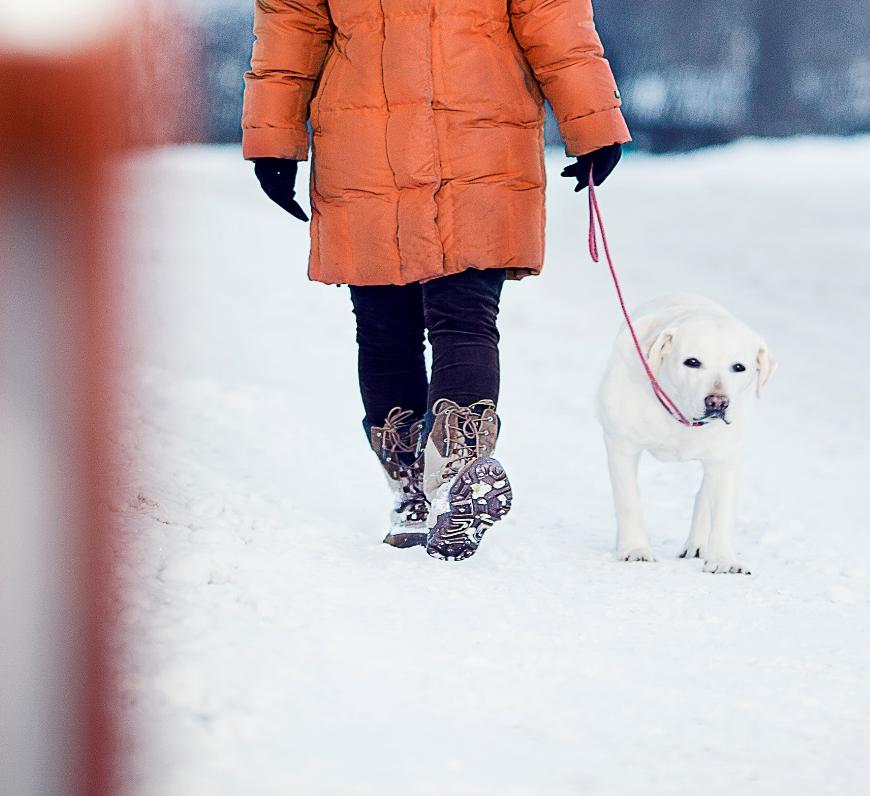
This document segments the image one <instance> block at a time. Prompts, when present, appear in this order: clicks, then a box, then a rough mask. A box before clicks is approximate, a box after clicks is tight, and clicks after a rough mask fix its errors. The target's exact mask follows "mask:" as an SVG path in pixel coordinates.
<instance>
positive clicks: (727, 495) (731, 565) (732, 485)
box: [702, 461, 749, 575]
mask: <svg viewBox="0 0 870 796" xmlns="http://www.w3.org/2000/svg"><path fill="white" fill-rule="evenodd" d="M702 491H707V494H708V496H709V500H710V538H709V540H708V543H707V560H706V561H705V562H704V572H732V573H739V574H744V575H748V574H749V570H748V569H747V568H746V567H745V566H744V565H743V564H741V563H739V562H738V561H737V557H736V556H735V554H734V503H735V499H736V494H737V466H736V462H734V461H720V462H709V463H708V462H705V464H704V486H703V487H702Z"/></svg>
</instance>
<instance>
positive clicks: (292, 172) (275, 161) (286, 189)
mask: <svg viewBox="0 0 870 796" xmlns="http://www.w3.org/2000/svg"><path fill="white" fill-rule="evenodd" d="M296 168H297V163H296V161H295V160H287V159H285V158H256V159H255V160H254V174H255V175H256V176H257V179H258V180H259V181H260V187H261V188H262V189H263V190H264V191H265V192H266V196H268V197H269V198H270V199H271V200H272V201H273V202H274V203H275V204H276V205H278V206H279V207H282V208H283V209H284V210H286V211H287V212H288V213H289V214H290V215H291V216H294V217H295V218H298V219H299V220H300V221H308V216H307V215H305V211H304V210H303V209H302V208H301V207H300V206H299V203H298V202H297V201H296V199H295V198H294V197H295V196H296V190H295V186H296Z"/></svg>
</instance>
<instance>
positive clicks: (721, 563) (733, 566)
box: [704, 558, 752, 575]
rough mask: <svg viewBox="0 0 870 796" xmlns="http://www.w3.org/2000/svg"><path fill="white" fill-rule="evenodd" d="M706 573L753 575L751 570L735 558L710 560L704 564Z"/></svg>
mask: <svg viewBox="0 0 870 796" xmlns="http://www.w3.org/2000/svg"><path fill="white" fill-rule="evenodd" d="M704 572H711V573H713V574H715V575H721V574H730V575H751V574H752V573H751V572H750V571H749V568H748V567H747V566H746V565H745V564H741V563H740V562H739V561H735V560H734V559H733V558H709V559H707V560H706V561H705V562H704Z"/></svg>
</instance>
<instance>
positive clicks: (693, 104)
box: [188, 0, 870, 152]
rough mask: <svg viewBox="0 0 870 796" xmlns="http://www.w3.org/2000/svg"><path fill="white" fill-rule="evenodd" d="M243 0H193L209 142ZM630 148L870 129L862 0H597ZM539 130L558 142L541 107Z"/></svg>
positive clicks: (236, 50) (238, 82) (242, 30)
mask: <svg viewBox="0 0 870 796" xmlns="http://www.w3.org/2000/svg"><path fill="white" fill-rule="evenodd" d="M253 5H254V3H253V0H210V2H202V3H195V4H194V10H193V11H192V12H191V15H190V18H189V20H188V24H189V25H190V26H191V27H192V29H193V30H192V31H191V32H190V33H191V35H192V36H193V38H192V40H193V41H199V42H201V44H202V75H201V79H200V80H199V81H198V84H199V85H201V86H202V85H204V86H205V88H206V96H204V97H202V103H203V107H202V108H201V113H202V116H203V119H204V123H203V125H202V131H203V132H202V136H203V137H204V140H206V141H209V142H223V143H228V142H234V141H238V140H240V130H239V115H240V112H241V96H242V73H243V72H244V71H245V70H246V69H247V68H248V62H249V59H250V49H251V41H252V35H251V18H252V14H253V11H252V9H253ZM595 8H596V14H597V19H598V27H599V30H600V32H601V35H602V38H603V39H604V42H605V47H606V49H607V55H608V58H609V59H610V61H611V63H612V65H613V68H614V71H615V72H616V76H617V79H618V81H619V84H620V89H621V91H622V96H623V99H624V110H625V113H626V116H627V118H628V122H629V125H630V126H631V129H632V133H633V135H634V139H635V145H636V146H637V147H638V148H641V149H644V150H648V151H653V152H672V151H684V150H689V149H694V148H697V147H701V146H707V145H710V144H718V143H723V142H726V141H731V140H733V139H735V138H739V137H741V136H747V135H752V136H786V135H795V134H814V133H815V134H838V135H848V134H852V133H858V132H867V131H870V0H791V1H790V2H788V1H787V0H646V2H637V0H597V2H596V3H595ZM547 140H548V142H549V143H551V144H558V143H559V140H560V139H559V134H558V131H557V130H556V128H555V125H554V124H553V123H552V119H550V123H549V124H548V127H547Z"/></svg>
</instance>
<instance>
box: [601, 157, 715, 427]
mask: <svg viewBox="0 0 870 796" xmlns="http://www.w3.org/2000/svg"><path fill="white" fill-rule="evenodd" d="M596 225H597V227H598V229H599V230H600V231H601V243H602V244H603V245H604V254H605V256H606V258H607V267H608V268H609V269H610V276H611V277H612V278H613V286H614V287H615V288H616V295H617V297H618V298H619V306H620V308H621V309H622V314H623V316H624V317H625V323H626V324H627V325H628V331H629V332H631V339H632V340H633V341H634V347H635V349H636V350H637V355H638V356H639V357H640V362H641V364H642V365H643V369H644V370H645V371H646V375H647V378H648V379H649V383H650V386H652V391H653V393H654V394H655V397H656V398H658V399H659V403H660V404H661V405H662V406H663V407H664V408H665V409H666V410H667V412H668V414H669V415H670V416H671V417H672V418H674V420H676V421H678V422H679V423H682V424H683V425H684V426H692V427H698V426H703V425H704V424H703V423H700V422H698V421H692V420H689V419H688V418H687V417H686V416H685V415H684V414H683V413H682V412H681V411H680V409H679V407H678V406H677V405H676V404H675V403H674V402H673V401H672V400H671V398H670V397H669V396H668V394H667V393H666V392H665V391H664V388H663V387H662V385H661V384H659V382H658V379H656V377H655V375H654V374H653V372H652V370H651V369H650V366H649V363H648V362H647V361H646V357H645V356H644V355H643V349H641V347H640V342H639V341H638V339H637V334H636V333H635V331H634V324H633V323H632V322H631V318H630V317H629V315H628V310H627V309H626V308H625V299H623V297H622V288H621V287H620V285H619V278H618V277H617V276H616V269H615V268H614V267H613V258H612V257H611V256H610V247H609V246H608V245H607V234H606V233H605V231H604V222H603V221H602V219H601V208H600V207H599V206H598V198H597V197H596V196H595V182H594V180H593V179H592V167H591V166H590V168H589V254H590V256H591V257H592V260H593V262H596V263H597V262H599V261H600V259H601V258H600V256H599V254H598V237H597V235H596V231H595V228H596Z"/></svg>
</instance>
